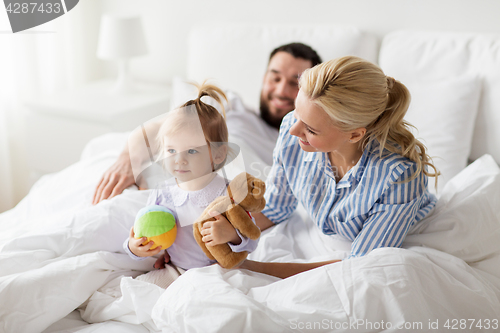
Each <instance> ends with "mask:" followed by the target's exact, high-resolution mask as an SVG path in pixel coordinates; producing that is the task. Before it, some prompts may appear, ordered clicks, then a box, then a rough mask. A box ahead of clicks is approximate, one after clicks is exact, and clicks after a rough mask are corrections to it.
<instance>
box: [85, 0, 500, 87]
mask: <svg viewBox="0 0 500 333" xmlns="http://www.w3.org/2000/svg"><path fill="white" fill-rule="evenodd" d="M94 1H100V2H101V3H102V11H103V12H104V13H109V12H122V13H123V12H125V13H140V14H141V15H142V16H143V19H144V21H145V22H144V23H145V29H146V33H147V35H148V42H149V45H150V53H149V55H148V56H144V57H142V58H138V59H135V60H134V61H133V63H132V71H133V73H134V76H136V77H139V78H141V79H144V80H147V81H155V82H165V83H168V82H169V81H170V80H171V78H172V77H173V76H176V75H180V76H183V75H184V68H185V59H186V43H185V40H186V37H187V35H188V31H189V28H190V26H192V25H203V24H210V25H213V24H216V25H222V24H225V23H233V24H234V23H254V24H280V25H281V24H297V23H298V22H300V23H303V24H305V25H309V24H311V25H312V24H318V23H320V24H332V25H338V26H355V27H358V28H361V29H363V30H367V31H371V32H372V33H374V34H375V35H377V36H378V37H380V38H382V36H383V35H384V34H386V33H388V32H390V31H393V30H399V29H418V30H440V31H460V32H481V33H485V32H486V33H500V16H499V15H500V1H499V0H141V1H139V0H94ZM207 38H209V36H207ZM214 47H217V46H216V45H214ZM107 71H108V73H109V72H112V71H113V67H112V66H111V65H107Z"/></svg>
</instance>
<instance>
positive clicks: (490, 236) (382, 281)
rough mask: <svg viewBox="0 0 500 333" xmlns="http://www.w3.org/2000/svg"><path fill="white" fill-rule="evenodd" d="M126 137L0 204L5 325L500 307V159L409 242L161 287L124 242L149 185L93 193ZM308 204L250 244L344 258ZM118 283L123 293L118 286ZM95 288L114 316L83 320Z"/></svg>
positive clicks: (281, 321) (163, 323)
mask: <svg viewBox="0 0 500 333" xmlns="http://www.w3.org/2000/svg"><path fill="white" fill-rule="evenodd" d="M123 137H124V136H122V137H121V138H120V137H119V136H117V137H113V138H108V139H112V140H115V142H117V143H121V142H122V141H120V140H123ZM123 142H124V141H123ZM95 146H96V147H104V146H103V145H101V144H96V145H95ZM121 146H122V145H119V146H115V149H110V150H106V149H105V150H103V151H101V152H99V154H98V155H97V156H93V157H91V156H92V155H93V154H92V153H87V154H85V156H84V158H83V159H82V161H80V162H79V163H77V164H75V165H73V166H71V167H69V168H67V169H65V170H63V171H61V172H59V173H57V174H53V175H49V176H46V177H44V178H43V179H41V180H40V181H39V182H38V183H37V184H36V186H35V187H34V188H33V189H32V191H31V192H30V194H29V195H28V196H27V197H26V198H25V199H24V200H23V201H22V202H21V203H20V204H19V205H18V206H17V207H16V208H14V209H13V210H11V211H8V212H6V213H3V214H1V215H0V225H1V226H2V233H1V234H0V299H1V300H2V302H1V303H0V322H1V323H2V324H1V325H0V332H41V331H44V330H45V329H47V331H46V332H146V331H150V332H156V331H161V330H163V331H164V332H171V331H174V332H184V331H203V332H240V331H241V332H260V331H266V332H288V331H308V329H307V327H309V326H310V325H317V326H318V325H319V327H316V328H318V331H331V328H332V326H331V325H334V328H340V330H339V331H347V330H348V329H350V328H352V323H353V322H354V323H355V324H356V325H358V326H357V327H356V328H357V329H358V331H367V332H368V331H380V329H370V326H366V325H368V324H369V323H371V324H372V327H373V325H380V324H381V322H382V321H384V322H385V323H388V322H390V323H391V325H392V326H393V327H397V326H398V325H401V324H404V323H405V322H406V323H413V322H415V323H417V324H418V323H422V325H423V331H425V330H426V329H428V325H429V324H431V323H432V324H433V323H435V322H436V320H437V321H439V325H440V328H441V329H442V328H443V326H442V325H444V324H445V322H446V320H447V319H449V320H453V319H458V320H459V319H469V318H470V319H476V320H478V319H483V320H484V319H490V320H493V319H494V318H497V319H498V318H499V314H500V303H499V298H500V271H499V267H500V242H499V240H500V216H499V212H498V208H497V207H499V206H500V203H499V200H500V186H499V185H500V172H499V170H498V166H497V165H496V164H495V162H494V161H493V159H492V158H491V157H489V156H485V157H483V158H481V159H480V160H478V161H476V162H475V163H474V164H472V165H471V166H469V167H468V168H467V169H466V170H465V171H464V172H462V173H461V174H460V175H458V176H457V177H455V178H454V179H453V180H452V181H451V182H450V183H449V184H448V185H447V187H446V188H445V189H444V191H443V194H442V197H441V198H440V200H439V203H438V206H437V208H436V210H435V212H434V213H433V214H432V215H431V216H430V217H429V218H428V219H427V220H426V222H425V223H422V224H421V226H420V227H419V228H418V229H417V231H418V232H419V234H415V235H410V236H409V237H408V238H407V241H406V242H405V248H403V249H380V250H375V251H373V252H372V253H370V254H369V255H368V256H366V257H364V258H358V259H352V260H347V261H343V262H341V263H337V264H333V265H329V266H326V267H322V268H318V269H315V270H312V271H309V272H305V273H302V274H299V275H297V276H294V277H292V278H289V279H286V280H280V279H277V278H274V277H269V276H266V275H262V274H257V273H252V272H248V271H245V270H224V269H222V268H220V267H218V266H216V265H215V266H210V267H205V268H201V269H194V270H190V271H188V272H187V273H186V274H185V275H183V276H182V277H181V278H179V279H178V280H177V281H175V282H174V284H172V285H171V286H170V287H169V289H167V291H166V292H163V291H162V290H159V289H158V287H156V286H154V285H149V284H146V283H143V282H140V281H136V280H134V279H132V278H131V277H128V276H135V275H137V274H140V273H141V272H143V271H147V270H149V269H150V267H152V263H153V260H152V259H151V260H146V261H141V262H137V261H133V260H129V258H128V257H127V255H126V254H124V253H123V251H122V248H121V245H122V242H123V239H124V238H125V237H127V235H128V230H129V228H130V226H131V225H132V224H133V219H134V217H135V213H136V212H137V211H138V210H139V209H140V208H141V207H142V206H143V205H144V204H145V202H146V199H147V192H143V191H137V190H136V189H133V188H131V189H129V190H127V191H126V192H125V193H124V194H123V195H121V196H118V197H116V198H114V199H112V200H109V201H105V202H103V203H101V204H99V205H97V206H91V204H90V202H91V196H92V193H93V190H94V188H95V185H96V183H97V181H98V180H99V177H100V175H101V174H102V173H103V172H104V170H106V168H107V167H108V166H109V165H110V164H111V163H112V162H113V161H114V160H115V159H116V157H117V153H118V151H119V149H117V148H116V147H120V148H121ZM305 217H306V215H305V214H304V212H298V213H297V214H295V215H294V217H293V218H292V220H290V221H288V222H286V223H284V224H282V225H279V226H277V227H275V228H273V229H271V230H269V231H266V232H265V233H264V235H263V236H262V239H261V241H260V244H259V247H258V249H257V251H255V252H254V253H253V254H252V255H251V257H252V258H253V259H256V260H269V261H315V260H325V259H334V258H338V259H342V258H344V256H345V255H346V254H347V252H348V251H349V247H350V244H349V243H348V242H346V241H343V240H341V239H340V238H335V237H327V236H325V235H322V234H321V233H320V232H318V230H317V229H316V227H315V226H313V225H312V224H311V223H310V221H309V220H308V219H307V218H305ZM120 276H126V277H124V278H119V277H120ZM119 284H123V286H121V288H120V287H119ZM125 287H126V288H125ZM106 288H108V289H109V288H114V290H118V291H119V293H118V294H115V297H114V299H110V298H106V293H105V292H104V291H105V289H106ZM98 289H100V291H101V292H102V293H95V291H96V290H98ZM124 290H126V292H123V291H124ZM92 295H94V296H93V299H91V301H90V302H89V303H88V304H90V305H91V306H87V307H85V306H83V307H82V313H83V317H84V318H86V319H87V320H89V321H91V322H97V321H100V320H106V321H105V322H104V323H96V324H92V325H89V324H86V323H85V322H83V321H81V322H79V318H78V313H76V312H74V310H75V309H77V308H78V307H80V306H81V304H82V303H84V302H85V301H86V300H87V299H88V298H89V297H91V296H92ZM100 296H101V298H99V297H100ZM117 300H118V301H119V300H121V302H118V305H116V304H117V302H116V301H117ZM85 304H87V303H85ZM96 309H97V310H98V311H96ZM111 319H113V320H111ZM207 323H211V324H210V325H208V324H207ZM336 323H337V324H336ZM363 323H364V324H365V325H364V326H363ZM307 325H309V326H307ZM335 325H339V327H337V326H335ZM345 325H348V329H343V327H345ZM309 331H310V330H309ZM388 331H394V330H388ZM469 331H472V332H473V331H480V330H479V329H477V328H474V327H473V328H472V329H470V330H469Z"/></svg>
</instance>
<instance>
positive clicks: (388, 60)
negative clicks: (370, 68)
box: [380, 31, 500, 163]
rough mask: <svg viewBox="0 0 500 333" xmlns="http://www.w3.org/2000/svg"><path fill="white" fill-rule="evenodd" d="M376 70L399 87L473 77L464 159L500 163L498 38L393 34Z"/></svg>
mask: <svg viewBox="0 0 500 333" xmlns="http://www.w3.org/2000/svg"><path fill="white" fill-rule="evenodd" d="M380 65H381V66H382V68H383V69H384V71H385V72H386V73H388V74H389V75H394V76H395V77H397V78H398V79H400V80H401V81H403V82H405V81H412V80H415V79H417V78H418V80H419V81H420V82H429V83H431V82H435V81H440V80H450V79H454V78H456V79H458V78H460V77H463V76H464V75H474V76H477V78H478V79H479V80H480V81H481V94H480V96H479V104H478V111H477V112H478V113H477V117H476V119H475V127H474V131H473V135H472V149H471V152H470V156H469V157H470V159H471V160H475V159H477V158H478V157H480V156H482V155H483V154H490V155H492V156H493V157H494V158H495V160H496V162H497V163H500V35H488V34H466V33H443V32H417V31H399V32H393V33H391V34H388V35H387V36H386V37H384V40H383V42H382V46H381V51H380ZM443 98H444V96H443ZM429 121H432V119H429Z"/></svg>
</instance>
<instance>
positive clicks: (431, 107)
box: [396, 76, 481, 194]
mask: <svg viewBox="0 0 500 333" xmlns="http://www.w3.org/2000/svg"><path fill="white" fill-rule="evenodd" d="M396 79H397V78H396ZM403 83H404V84H405V85H406V86H407V87H408V89H409V90H410V94H411V103H410V107H409V109H408V112H407V114H406V116H405V119H406V120H407V121H408V122H409V123H410V124H412V125H413V126H415V127H416V129H414V128H412V132H413V134H414V135H415V137H417V139H419V140H420V141H421V142H422V143H423V144H424V145H425V146H426V147H427V148H428V155H430V156H431V157H433V161H434V165H435V166H436V167H437V168H438V169H439V171H440V172H441V176H440V177H439V178H438V192H437V194H440V192H441V190H442V189H443V188H444V185H445V184H446V183H447V182H448V181H449V180H450V179H451V178H453V177H454V176H456V175H457V174H458V173H459V172H460V171H461V170H462V169H463V168H465V166H466V165H467V159H468V157H469V154H470V150H471V143H472V134H473V130H474V122H475V119H476V114H477V110H478V103H479V96H480V92H481V89H480V88H481V87H480V81H479V79H478V78H477V77H475V76H462V77H459V78H454V79H450V80H446V81H440V82H403ZM429 171H432V169H431V170H429ZM434 185H435V183H434V178H429V190H430V191H431V192H432V193H436V191H435V186H434Z"/></svg>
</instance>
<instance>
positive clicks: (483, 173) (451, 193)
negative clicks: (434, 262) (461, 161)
mask: <svg viewBox="0 0 500 333" xmlns="http://www.w3.org/2000/svg"><path fill="white" fill-rule="evenodd" d="M498 207H500V168H499V167H498V165H497V164H496V162H495V160H494V159H493V157H491V156H490V155H483V156H482V157H480V158H479V159H477V160H476V161H475V162H474V163H472V164H471V165H469V166H468V167H467V168H465V169H464V170H463V171H462V172H460V173H459V174H458V175H457V176H455V177H454V178H453V179H451V180H450V181H449V182H448V183H447V184H446V186H445V187H444V189H443V193H442V195H441V197H440V198H439V200H438V202H437V204H436V208H435V209H434V211H433V212H432V213H431V214H430V215H429V216H428V217H426V218H425V219H423V220H422V221H421V222H420V223H418V224H417V225H416V226H415V227H414V229H412V230H411V231H410V234H409V235H408V236H407V237H406V239H405V241H404V244H403V246H404V247H409V246H413V245H417V246H426V247H430V248H434V249H437V250H440V251H443V252H446V253H449V254H451V255H454V256H456V257H458V258H460V259H462V260H464V261H466V262H467V263H468V264H469V265H470V266H472V267H474V268H479V269H480V270H482V271H486V272H489V273H491V274H493V275H494V276H497V277H498V276H500V210H499V209H498Z"/></svg>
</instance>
